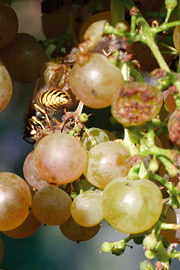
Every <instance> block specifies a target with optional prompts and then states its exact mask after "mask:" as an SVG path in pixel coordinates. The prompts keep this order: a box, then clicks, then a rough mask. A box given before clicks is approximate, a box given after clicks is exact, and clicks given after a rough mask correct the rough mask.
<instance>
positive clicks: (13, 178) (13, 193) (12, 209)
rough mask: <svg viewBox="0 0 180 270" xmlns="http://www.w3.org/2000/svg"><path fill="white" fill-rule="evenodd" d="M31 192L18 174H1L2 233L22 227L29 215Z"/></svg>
mask: <svg viewBox="0 0 180 270" xmlns="http://www.w3.org/2000/svg"><path fill="white" fill-rule="evenodd" d="M30 206H31V192H30V189H29V187H28V185H27V184H26V182H25V181H24V180H23V179H22V178H21V177H19V176H18V175H16V174H13V173H8V172H1V173H0V231H7V230H12V229H14V228H17V227H18V226H19V225H21V224H22V223H23V222H24V220H25V219H26V217H27V216H28V214H29V208H30Z"/></svg>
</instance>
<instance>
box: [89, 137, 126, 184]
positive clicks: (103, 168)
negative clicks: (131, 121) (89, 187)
mask: <svg viewBox="0 0 180 270" xmlns="http://www.w3.org/2000/svg"><path fill="white" fill-rule="evenodd" d="M88 156H89V161H88V166H87V170H86V171H85V175H86V177H87V180H88V181H89V182H90V183H91V184H93V185H94V186H96V187H100V188H104V187H105V186H106V185H107V184H108V183H109V182H110V181H112V180H113V179H114V178H116V177H118V176H119V177H120V176H126V175H127V174H128V172H129V169H130V167H131V166H130V163H128V158H130V154H129V152H128V150H127V149H126V148H125V147H124V146H123V145H122V143H117V142H113V141H107V142H103V143H100V144H99V145H96V146H95V147H93V148H92V149H91V150H90V151H89V153H88Z"/></svg>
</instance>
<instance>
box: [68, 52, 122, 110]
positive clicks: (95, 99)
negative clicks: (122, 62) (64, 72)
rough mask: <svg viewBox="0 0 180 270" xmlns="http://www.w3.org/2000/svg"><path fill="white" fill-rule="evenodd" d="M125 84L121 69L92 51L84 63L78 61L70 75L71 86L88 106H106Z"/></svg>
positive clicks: (75, 93)
mask: <svg viewBox="0 0 180 270" xmlns="http://www.w3.org/2000/svg"><path fill="white" fill-rule="evenodd" d="M123 85H124V80H123V77H122V74H121V71H120V70H119V69H118V68H117V67H116V66H114V65H113V64H112V63H110V62H109V61H108V59H107V58H106V57H105V56H103V55H101V54H98V53H91V54H90V59H89V61H88V62H87V63H86V64H84V65H79V64H78V63H76V64H75V65H74V66H73V68H72V71H71V75H70V87H71V90H72V92H73V93H74V95H75V96H77V97H78V99H80V100H81V101H82V102H83V103H84V104H85V105H86V106H88V107H92V108H104V107H107V106H109V105H110V104H111V101H112V97H113V95H114V94H115V93H116V92H117V91H118V90H119V89H120V88H121V87H123Z"/></svg>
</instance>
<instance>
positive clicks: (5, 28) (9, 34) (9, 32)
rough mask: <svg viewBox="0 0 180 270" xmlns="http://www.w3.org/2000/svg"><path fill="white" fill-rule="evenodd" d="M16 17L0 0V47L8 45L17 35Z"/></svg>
mask: <svg viewBox="0 0 180 270" xmlns="http://www.w3.org/2000/svg"><path fill="white" fill-rule="evenodd" d="M17 31H18V18H17V15H16V13H15V11H14V10H13V9H12V8H11V7H10V6H8V5H6V4H5V3H2V2H0V37H1V38H0V48H2V47H4V46H6V45H8V44H9V43H10V42H11V41H12V40H13V39H14V38H15V36H16V35H17Z"/></svg>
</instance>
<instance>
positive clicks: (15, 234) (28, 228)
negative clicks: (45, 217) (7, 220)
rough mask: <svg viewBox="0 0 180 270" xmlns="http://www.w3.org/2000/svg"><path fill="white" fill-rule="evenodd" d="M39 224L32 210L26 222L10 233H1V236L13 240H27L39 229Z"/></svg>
mask: <svg viewBox="0 0 180 270" xmlns="http://www.w3.org/2000/svg"><path fill="white" fill-rule="evenodd" d="M40 226H41V222H40V221H39V220H37V218H36V217H35V216H34V214H33V211H32V209H31V210H30V212H29V215H28V217H27V218H26V220H25V221H24V222H23V223H22V224H21V225H20V226H19V227H17V228H15V229H13V230H10V231H3V234H5V235H6V236H8V237H10V238H14V239H23V238H27V237H29V236H31V235H33V234H35V232H36V231H37V230H38V229H39V228H40Z"/></svg>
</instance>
